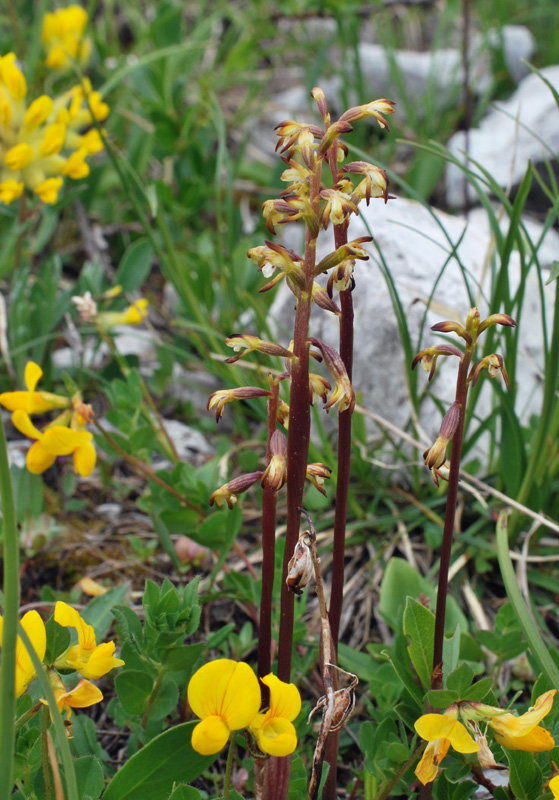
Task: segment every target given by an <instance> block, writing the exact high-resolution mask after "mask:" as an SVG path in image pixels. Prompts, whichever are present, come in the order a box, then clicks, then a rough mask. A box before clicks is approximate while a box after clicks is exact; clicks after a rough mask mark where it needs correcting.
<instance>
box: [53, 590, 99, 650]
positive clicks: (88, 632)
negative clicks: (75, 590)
mask: <svg viewBox="0 0 559 800" xmlns="http://www.w3.org/2000/svg"><path fill="white" fill-rule="evenodd" d="M54 621H55V622H58V624H59V625H62V627H63V628H75V629H76V630H77V632H78V641H79V643H80V647H81V648H82V649H83V650H94V649H95V645H96V641H95V631H94V630H93V628H92V627H91V625H88V624H87V622H85V620H83V619H82V618H81V617H80V615H79V614H78V612H77V611H76V609H75V608H72V606H69V605H68V604H67V603H63V602H62V600H59V601H58V602H57V604H56V605H55V607H54Z"/></svg>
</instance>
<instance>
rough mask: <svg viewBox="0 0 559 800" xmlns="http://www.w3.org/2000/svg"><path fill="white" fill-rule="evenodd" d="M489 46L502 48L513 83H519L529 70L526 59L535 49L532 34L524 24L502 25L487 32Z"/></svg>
mask: <svg viewBox="0 0 559 800" xmlns="http://www.w3.org/2000/svg"><path fill="white" fill-rule="evenodd" d="M488 41H489V46H490V47H491V48H492V49H493V50H499V49H501V48H502V51H503V57H504V60H505V66H506V68H507V70H508V73H509V75H510V76H511V78H512V79H513V81H514V82H515V83H520V81H521V80H522V78H524V77H525V76H526V75H528V73H529V72H530V70H529V68H528V65H527V64H526V63H525V62H526V61H530V60H531V58H532V56H533V55H534V53H535V51H536V40H535V39H534V34H533V33H532V31H531V30H530V29H529V28H527V27H526V26H525V25H504V26H503V27H502V28H499V29H493V30H491V31H489V34H488Z"/></svg>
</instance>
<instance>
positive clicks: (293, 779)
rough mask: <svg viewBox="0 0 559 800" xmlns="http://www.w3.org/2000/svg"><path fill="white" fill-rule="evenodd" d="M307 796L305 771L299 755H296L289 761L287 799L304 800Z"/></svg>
mask: <svg viewBox="0 0 559 800" xmlns="http://www.w3.org/2000/svg"><path fill="white" fill-rule="evenodd" d="M306 798H307V771H306V769H305V765H304V764H303V759H302V758H301V756H296V757H295V758H294V759H293V761H292V762H291V775H290V778H289V791H288V793H287V800H306Z"/></svg>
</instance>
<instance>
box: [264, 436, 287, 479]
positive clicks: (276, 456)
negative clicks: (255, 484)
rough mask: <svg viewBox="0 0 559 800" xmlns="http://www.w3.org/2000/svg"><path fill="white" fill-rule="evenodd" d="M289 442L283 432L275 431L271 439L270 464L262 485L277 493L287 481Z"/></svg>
mask: <svg viewBox="0 0 559 800" xmlns="http://www.w3.org/2000/svg"><path fill="white" fill-rule="evenodd" d="M286 453H287V442H286V439H285V436H284V435H283V433H282V432H281V431H274V433H273V434H272V436H271V439H270V463H269V464H268V466H267V467H266V469H265V470H264V473H263V475H262V480H261V484H262V486H263V487H266V488H268V489H271V490H272V492H274V493H275V492H277V491H279V489H281V487H282V486H283V485H284V483H285V481H286V480H287V461H286Z"/></svg>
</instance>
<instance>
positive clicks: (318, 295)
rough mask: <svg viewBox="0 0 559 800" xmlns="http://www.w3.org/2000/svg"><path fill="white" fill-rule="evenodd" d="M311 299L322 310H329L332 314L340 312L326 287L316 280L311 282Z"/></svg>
mask: <svg viewBox="0 0 559 800" xmlns="http://www.w3.org/2000/svg"><path fill="white" fill-rule="evenodd" d="M312 299H313V302H314V303H316V305H317V306H318V307H319V308H322V309H323V310H324V311H331V312H332V314H341V313H342V312H341V311H340V309H339V308H338V306H337V305H336V303H335V302H334V301H333V300H332V298H331V296H330V295H329V294H328V292H327V291H326V289H323V288H322V286H321V285H320V284H319V283H317V282H316V281H314V282H313V287H312Z"/></svg>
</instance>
